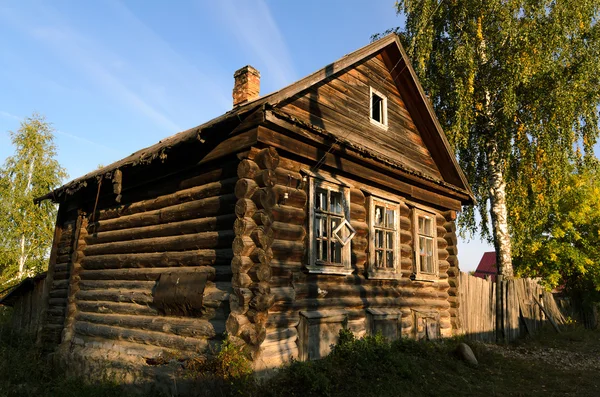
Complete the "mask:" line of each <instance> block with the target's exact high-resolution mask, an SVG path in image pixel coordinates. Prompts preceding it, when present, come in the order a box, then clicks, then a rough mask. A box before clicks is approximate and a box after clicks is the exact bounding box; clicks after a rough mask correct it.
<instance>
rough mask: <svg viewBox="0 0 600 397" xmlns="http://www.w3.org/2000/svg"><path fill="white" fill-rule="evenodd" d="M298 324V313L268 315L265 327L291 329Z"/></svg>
mask: <svg viewBox="0 0 600 397" xmlns="http://www.w3.org/2000/svg"><path fill="white" fill-rule="evenodd" d="M299 323H300V314H299V312H298V311H289V312H279V313H269V318H268V319H267V324H266V327H267V329H272V328H292V327H297V326H298V324H299Z"/></svg>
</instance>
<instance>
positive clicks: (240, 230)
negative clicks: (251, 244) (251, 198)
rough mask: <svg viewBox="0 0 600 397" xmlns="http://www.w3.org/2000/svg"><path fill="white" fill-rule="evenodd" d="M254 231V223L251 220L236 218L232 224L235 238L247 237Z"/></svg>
mask: <svg viewBox="0 0 600 397" xmlns="http://www.w3.org/2000/svg"><path fill="white" fill-rule="evenodd" d="M254 229H256V222H255V221H254V219H252V218H237V219H236V220H235V222H234V224H233V232H234V233H235V235H236V236H249V235H250V234H251V233H252V231H253V230H254Z"/></svg>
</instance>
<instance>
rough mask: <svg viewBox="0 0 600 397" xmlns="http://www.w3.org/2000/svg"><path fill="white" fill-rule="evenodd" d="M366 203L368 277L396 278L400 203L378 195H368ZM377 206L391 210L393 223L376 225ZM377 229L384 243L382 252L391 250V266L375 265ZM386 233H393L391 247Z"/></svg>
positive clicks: (397, 276) (399, 268)
mask: <svg viewBox="0 0 600 397" xmlns="http://www.w3.org/2000/svg"><path fill="white" fill-rule="evenodd" d="M367 205H368V219H367V221H368V225H369V256H368V259H369V270H368V276H369V278H370V279H396V278H400V277H401V266H400V261H401V253H400V203H399V202H394V201H390V200H386V199H382V198H380V197H375V196H373V195H370V196H368V197H367ZM377 207H383V208H385V209H386V210H391V211H393V214H394V221H393V225H385V226H378V225H376V210H377ZM377 231H380V232H382V233H383V235H384V239H385V244H384V248H383V252H384V253H386V252H388V251H391V252H392V253H393V263H392V267H391V268H385V267H383V268H382V267H378V266H377V251H378V250H379V249H378V248H377V247H376V245H377V244H376V240H377ZM387 233H393V237H392V240H391V241H392V243H393V247H392V248H391V249H389V248H388V244H387V243H388V240H387Z"/></svg>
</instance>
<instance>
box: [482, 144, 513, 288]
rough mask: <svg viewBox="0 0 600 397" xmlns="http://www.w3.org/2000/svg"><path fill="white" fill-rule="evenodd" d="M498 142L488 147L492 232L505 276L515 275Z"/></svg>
mask: <svg viewBox="0 0 600 397" xmlns="http://www.w3.org/2000/svg"><path fill="white" fill-rule="evenodd" d="M499 157H500V156H499V155H498V144H497V142H495V141H492V142H490V144H489V149H488V162H489V176H488V178H489V194H490V205H491V211H490V215H491V218H492V233H493V236H494V247H495V249H496V267H497V268H498V274H501V275H503V276H504V277H505V278H507V277H508V278H511V277H513V275H514V274H513V266H512V256H511V242H510V234H509V233H508V209H507V207H506V182H505V180H504V166H505V164H504V162H503V161H502V160H501V159H500V158H499Z"/></svg>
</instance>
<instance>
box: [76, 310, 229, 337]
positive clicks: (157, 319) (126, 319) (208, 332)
mask: <svg viewBox="0 0 600 397" xmlns="http://www.w3.org/2000/svg"><path fill="white" fill-rule="evenodd" d="M76 320H77V321H85V322H88V323H94V324H104V325H111V326H117V327H123V328H133V329H139V330H148V331H157V332H164V333H170V334H174V335H179V336H187V337H193V338H207V339H210V338H214V337H215V336H218V335H219V334H222V333H223V332H225V319H222V320H221V321H215V320H211V321H209V320H204V319H197V318H185V317H164V316H140V315H137V316H132V315H123V314H98V313H85V312H79V313H78V314H77V316H76Z"/></svg>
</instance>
